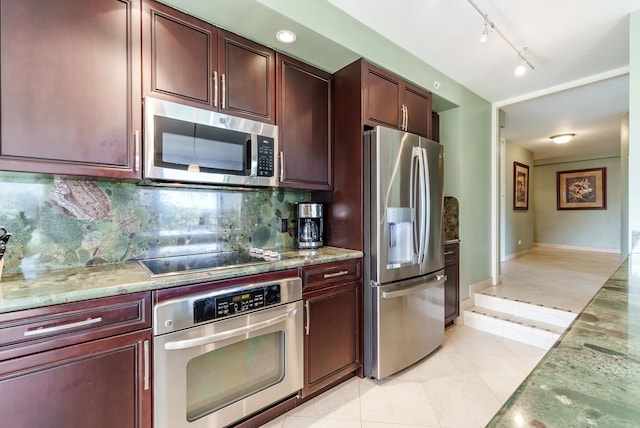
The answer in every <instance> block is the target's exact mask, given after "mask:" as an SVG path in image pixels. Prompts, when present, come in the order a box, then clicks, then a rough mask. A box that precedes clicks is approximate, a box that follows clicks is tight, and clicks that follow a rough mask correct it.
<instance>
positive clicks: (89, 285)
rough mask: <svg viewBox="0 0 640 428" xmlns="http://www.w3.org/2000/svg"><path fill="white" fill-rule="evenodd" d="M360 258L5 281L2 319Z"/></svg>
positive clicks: (68, 272)
mask: <svg viewBox="0 0 640 428" xmlns="http://www.w3.org/2000/svg"><path fill="white" fill-rule="evenodd" d="M360 257H362V252H360V251H354V250H346V249H342V248H335V247H322V248H318V249H316V250H297V249H296V250H289V251H283V252H282V259H281V260H276V261H272V262H268V263H261V264H256V265H251V266H243V267H235V268H226V269H212V270H204V271H199V272H194V273H184V274H183V273H181V274H174V275H168V276H158V277H151V276H149V275H148V274H147V273H146V272H145V270H144V269H143V268H142V266H141V265H140V264H139V263H138V262H135V261H134V262H127V263H120V264H108V265H101V266H93V267H79V268H68V269H53V270H45V271H33V272H25V273H17V274H11V275H3V277H2V279H1V280H0V313H4V312H11V311H17V310H23V309H33V308H37V307H43V306H49V305H55V304H60V303H69V302H77V301H82V300H89V299H95V298H100V297H109V296H115V295H120V294H128V293H135V292H139V291H149V290H158V289H162V288H169V287H177V286H181V285H189V284H198V283H202V282H211V281H217V280H221V279H228V278H235V277H241V276H246V275H254V274H258V273H265V272H274V271H279V270H286V269H295V268H298V267H301V266H307V265H314V264H321V263H329V262H335V261H341V260H349V259H355V258H360Z"/></svg>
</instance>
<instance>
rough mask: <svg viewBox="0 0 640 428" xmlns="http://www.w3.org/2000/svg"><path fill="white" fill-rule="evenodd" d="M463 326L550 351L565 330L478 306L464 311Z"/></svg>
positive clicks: (557, 326)
mask: <svg viewBox="0 0 640 428" xmlns="http://www.w3.org/2000/svg"><path fill="white" fill-rule="evenodd" d="M464 325H465V326H468V327H471V328H475V329H477V330H481V331H486V332H487V333H492V334H495V335H497V336H500V337H504V338H506V339H511V340H515V341H518V342H522V343H526V344H529V345H531V346H535V347H537V348H541V349H550V348H551V347H552V346H553V344H554V343H555V342H556V341H557V340H558V338H559V337H560V335H561V334H562V332H563V331H564V330H565V329H566V327H565V326H560V325H557V324H549V323H545V322H542V321H538V320H532V319H530V318H525V317H521V316H517V315H513V314H508V313H505V312H500V311H495V310H492V309H488V308H484V307H479V306H473V307H471V308H469V309H467V310H465V311H464Z"/></svg>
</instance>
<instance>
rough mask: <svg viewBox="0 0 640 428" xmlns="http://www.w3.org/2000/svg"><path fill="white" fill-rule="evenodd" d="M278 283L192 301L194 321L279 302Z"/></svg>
mask: <svg viewBox="0 0 640 428" xmlns="http://www.w3.org/2000/svg"><path fill="white" fill-rule="evenodd" d="M280 296H281V294H280V285H279V284H273V285H267V286H264V287H260V288H255V289H251V290H243V291H237V292H233V293H228V294H222V295H219V296H211V297H205V298H203V299H199V300H196V301H195V302H193V321H194V322H195V323H199V322H204V321H210V320H213V319H217V318H223V317H228V316H231V315H235V314H239V313H243V312H250V311H254V310H256V309H260V308H264V307H266V306H271V305H275V304H278V303H280V300H281V298H280Z"/></svg>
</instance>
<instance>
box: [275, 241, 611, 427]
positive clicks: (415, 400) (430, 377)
mask: <svg viewBox="0 0 640 428" xmlns="http://www.w3.org/2000/svg"><path fill="white" fill-rule="evenodd" d="M618 264H619V255H617V254H611V253H595V252H584V251H568V250H557V249H547V248H536V249H534V250H533V251H532V252H531V253H530V254H527V255H525V256H523V257H520V258H517V259H514V260H511V261H508V262H506V263H503V273H504V276H503V284H501V285H499V286H496V287H490V290H488V291H489V292H492V293H496V294H500V295H503V296H507V297H509V298H511V297H514V298H521V299H527V300H528V301H531V302H532V303H536V304H546V305H552V306H556V307H560V308H563V309H566V310H575V311H580V310H581V309H582V308H583V307H584V305H586V303H588V301H589V300H590V299H591V297H592V296H593V295H594V294H595V292H596V291H597V290H598V289H599V288H600V286H601V285H602V284H603V283H604V282H605V281H606V279H607V278H608V277H609V276H610V275H611V273H613V271H614V270H615V268H616V267H617V266H618ZM545 352H546V351H544V350H542V349H540V348H536V347H534V346H530V345H526V344H523V343H520V342H515V341H513V340H509V339H505V338H502V337H499V336H496V335H493V334H490V333H486V332H483V331H479V330H475V329H473V328H470V327H465V326H462V325H454V326H452V327H450V328H448V329H447V330H446V331H445V341H444V344H443V345H442V347H441V348H440V349H439V350H437V351H436V352H435V353H434V354H432V355H431V356H429V357H427V358H425V359H424V360H422V361H420V362H418V363H417V364H415V365H414V366H412V367H409V368H408V369H406V370H404V371H402V372H400V373H398V374H396V375H394V376H391V377H389V378H388V379H385V380H383V381H376V380H371V379H359V378H353V379H350V380H349V381H347V382H345V383H343V384H341V385H339V386H338V387H336V388H334V389H332V390H331V391H328V392H326V393H325V394H323V395H320V396H319V397H316V398H315V399H313V400H311V401H309V402H307V403H305V404H303V405H301V406H299V407H298V408H296V409H293V410H291V411H290V412H288V413H287V414H285V415H283V416H281V417H279V418H277V419H276V420H274V421H272V422H271V423H269V424H267V425H265V426H266V427H268V428H298V427H300V428H302V427H314V428H325V427H326V428H329V427H331V428H391V427H396V428H403V427H404V428H408V427H414V428H415V427H429V428H445V427H446V428H456V427H460V428H475V427H477V428H481V427H484V426H485V425H486V424H487V423H488V422H489V421H490V420H491V418H492V417H493V415H494V414H495V413H496V412H497V411H498V410H499V409H500V407H501V406H502V404H503V403H504V402H505V401H506V400H507V399H508V398H509V396H510V395H511V394H512V393H513V391H514V390H515V389H516V388H517V386H518V385H519V384H520V383H521V382H522V381H523V380H524V379H525V377H526V376H527V375H528V373H529V372H530V371H531V370H532V369H533V368H534V367H535V366H536V364H537V363H538V362H539V361H540V359H541V358H542V356H543V355H544V354H545Z"/></svg>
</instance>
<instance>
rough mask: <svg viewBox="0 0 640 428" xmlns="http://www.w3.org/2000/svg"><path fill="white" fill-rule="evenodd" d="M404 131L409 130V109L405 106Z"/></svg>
mask: <svg viewBox="0 0 640 428" xmlns="http://www.w3.org/2000/svg"><path fill="white" fill-rule="evenodd" d="M404 130H405V131H408V130H409V107H407V106H404Z"/></svg>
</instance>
